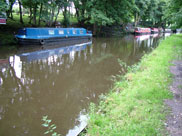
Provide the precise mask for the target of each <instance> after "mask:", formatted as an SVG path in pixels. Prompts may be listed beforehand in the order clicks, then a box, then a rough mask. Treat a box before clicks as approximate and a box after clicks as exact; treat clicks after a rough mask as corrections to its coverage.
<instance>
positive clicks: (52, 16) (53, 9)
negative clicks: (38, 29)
mask: <svg viewBox="0 0 182 136" xmlns="http://www.w3.org/2000/svg"><path fill="white" fill-rule="evenodd" d="M54 11H55V7H53V8H52V11H51V12H52V13H51V20H50V21H51V22H50V26H52V25H53V21H54Z"/></svg>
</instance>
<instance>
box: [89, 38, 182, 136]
mask: <svg viewBox="0 0 182 136" xmlns="http://www.w3.org/2000/svg"><path fill="white" fill-rule="evenodd" d="M181 50H182V35H173V36H171V37H169V38H167V39H166V40H164V41H162V43H161V44H160V45H159V46H158V47H157V48H156V49H155V50H154V51H153V52H152V53H151V54H149V55H145V56H144V57H143V58H142V59H141V62H140V63H139V64H138V65H137V67H135V69H132V70H131V71H130V72H128V73H127V74H126V75H125V76H124V78H122V79H121V81H117V82H116V83H115V86H114V88H113V89H112V90H111V92H110V93H109V94H108V95H107V96H103V97H102V98H101V101H100V103H99V105H98V106H95V105H94V104H91V106H90V114H89V116H90V120H89V123H88V128H87V135H89V136H156V135H157V136H158V135H165V133H166V132H165V131H163V130H164V121H165V116H166V112H165V109H166V107H165V105H164V103H163V102H164V99H168V98H171V97H172V94H171V93H170V92H169V89H168V86H169V84H170V82H171V80H172V76H171V74H170V72H169V66H170V65H171V64H170V61H171V60H173V59H174V58H175V57H177V56H176V55H178V54H179V51H181Z"/></svg>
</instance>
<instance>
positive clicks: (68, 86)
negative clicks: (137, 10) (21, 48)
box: [0, 35, 159, 136]
mask: <svg viewBox="0 0 182 136" xmlns="http://www.w3.org/2000/svg"><path fill="white" fill-rule="evenodd" d="M158 42H159V36H154V35H149V36H147V38H145V37H142V36H140V37H134V36H132V35H128V36H125V37H123V38H96V39H93V41H92V43H87V44H79V45H76V46H66V47H60V48H56V49H46V50H39V51H34V52H27V53H21V54H16V55H14V56H11V57H9V59H8V63H6V64H3V65H1V67H0V68H1V70H0V97H1V98H0V135H6V136H11V135H20V136H21V135H23V136H25V135H26V136H32V135H43V133H44V132H45V130H44V128H43V127H42V126H41V124H42V122H41V119H42V116H44V115H48V116H49V118H51V119H52V121H53V122H54V124H56V126H57V129H56V132H58V133H61V134H62V135H69V136H70V135H71V136H72V135H74V134H77V133H78V132H79V131H80V130H81V128H83V127H84V126H85V125H86V123H85V118H86V111H87V109H88V105H89V103H90V102H97V101H98V96H99V95H100V94H102V93H107V91H108V89H109V88H110V87H111V85H112V82H111V80H110V77H111V75H116V74H118V73H119V71H120V69H121V67H120V65H119V64H118V59H121V60H122V61H124V62H126V63H127V64H128V65H132V64H134V63H136V62H138V61H139V60H140V58H141V57H142V56H143V54H144V53H147V52H150V51H151V50H152V49H153V48H155V47H156V46H157V44H158Z"/></svg>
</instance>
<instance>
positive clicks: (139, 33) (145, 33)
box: [134, 32, 151, 35]
mask: <svg viewBox="0 0 182 136" xmlns="http://www.w3.org/2000/svg"><path fill="white" fill-rule="evenodd" d="M134 34H135V35H147V34H151V32H144V33H141V32H134Z"/></svg>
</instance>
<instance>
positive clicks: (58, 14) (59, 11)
mask: <svg viewBox="0 0 182 136" xmlns="http://www.w3.org/2000/svg"><path fill="white" fill-rule="evenodd" d="M60 9H61V7H60V6H58V12H57V14H56V18H55V20H54V22H55V23H56V22H57V18H58V15H59V12H60Z"/></svg>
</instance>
